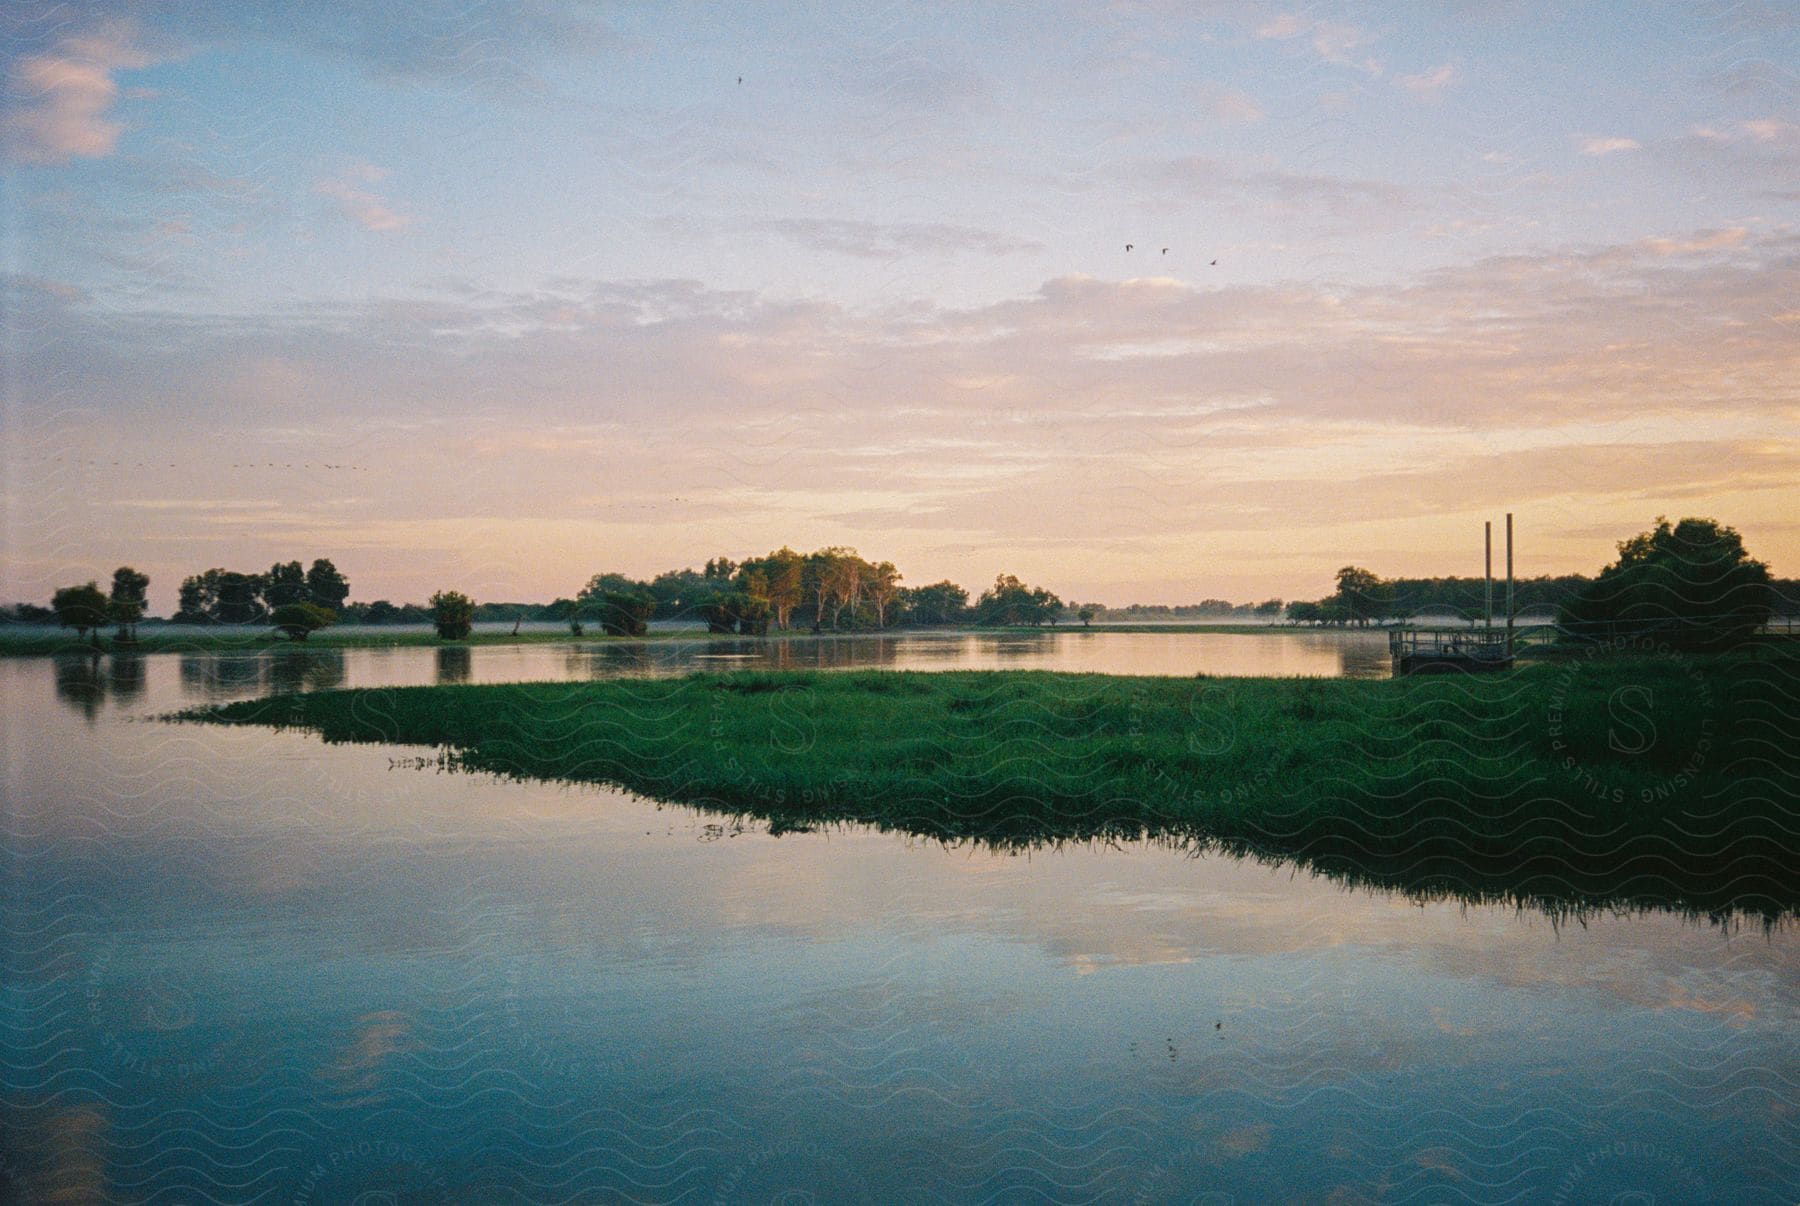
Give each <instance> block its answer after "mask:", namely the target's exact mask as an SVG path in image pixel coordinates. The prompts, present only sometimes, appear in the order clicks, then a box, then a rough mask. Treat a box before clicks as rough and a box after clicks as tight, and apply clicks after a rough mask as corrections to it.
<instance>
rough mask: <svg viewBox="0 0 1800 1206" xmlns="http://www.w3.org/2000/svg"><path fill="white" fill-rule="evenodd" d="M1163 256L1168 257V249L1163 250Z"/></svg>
mask: <svg viewBox="0 0 1800 1206" xmlns="http://www.w3.org/2000/svg"><path fill="white" fill-rule="evenodd" d="M1163 254H1164V255H1168V254H1169V249H1168V248H1167V247H1165V248H1163Z"/></svg>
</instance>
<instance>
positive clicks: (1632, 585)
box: [1561, 515, 1774, 649]
mask: <svg viewBox="0 0 1800 1206" xmlns="http://www.w3.org/2000/svg"><path fill="white" fill-rule="evenodd" d="M1618 549H1619V559H1618V560H1617V561H1615V562H1613V563H1612V564H1611V565H1609V566H1607V567H1606V568H1605V569H1603V570H1601V571H1600V576H1599V577H1598V578H1596V579H1595V580H1594V581H1593V582H1591V583H1589V584H1588V585H1587V586H1586V587H1585V588H1584V589H1582V591H1581V592H1580V593H1579V594H1577V595H1576V596H1575V598H1574V599H1572V600H1571V601H1570V602H1569V603H1568V604H1566V605H1565V606H1564V607H1563V609H1562V615H1561V619H1562V622H1563V624H1564V625H1565V626H1566V627H1567V628H1569V629H1570V630H1571V631H1573V632H1575V633H1577V634H1579V635H1586V636H1593V637H1600V636H1613V637H1623V638H1632V639H1636V638H1652V639H1655V640H1659V641H1667V642H1669V643H1671V644H1674V645H1679V646H1683V647H1686V648H1695V649H1707V648H1723V647H1727V646H1731V645H1736V644H1740V643H1742V642H1743V641H1744V640H1746V639H1748V638H1749V637H1750V636H1751V635H1752V634H1754V633H1755V632H1756V630H1757V629H1759V628H1761V627H1762V626H1763V625H1764V624H1765V623H1767V622H1768V619H1769V612H1770V609H1771V606H1772V604H1773V602H1774V595H1773V591H1772V590H1771V588H1770V579H1769V567H1768V566H1767V565H1765V564H1764V563H1762V562H1761V561H1757V560H1755V559H1753V558H1752V557H1751V556H1750V554H1749V553H1748V552H1747V551H1746V550H1745V548H1744V540H1743V537H1741V536H1739V535H1738V533H1737V531H1736V530H1735V529H1733V528H1728V527H1725V526H1724V525H1722V524H1720V523H1719V522H1718V521H1717V520H1714V519H1698V518H1687V519H1682V520H1681V521H1680V522H1678V523H1676V524H1673V525H1671V524H1670V523H1669V521H1668V520H1667V519H1665V518H1663V517H1662V516H1660V515H1659V516H1657V519H1656V526H1655V527H1654V528H1652V529H1651V530H1649V531H1648V532H1640V533H1638V534H1637V535H1636V536H1633V537H1632V538H1631V539H1629V540H1624V541H1621V542H1620V543H1619V545H1618Z"/></svg>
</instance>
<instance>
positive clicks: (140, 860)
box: [0, 634, 1800, 1206]
mask: <svg viewBox="0 0 1800 1206" xmlns="http://www.w3.org/2000/svg"><path fill="white" fill-rule="evenodd" d="M1010 639H1011V638H1002V639H1000V640H997V641H989V642H986V643H983V642H974V643H971V642H966V641H959V640H953V639H936V638H920V639H916V640H915V639H912V638H905V639H900V640H896V641H891V642H835V643H825V644H823V645H821V646H819V647H817V648H816V649H813V650H811V651H805V652H803V649H802V647H801V646H795V647H793V648H792V650H791V652H790V656H799V657H800V658H802V659H804V658H810V657H818V658H822V659H826V662H825V664H830V665H841V664H848V663H850V662H853V661H857V662H860V661H861V660H862V659H871V660H872V661H873V663H874V664H882V665H907V666H915V667H918V666H926V665H929V666H951V665H1019V664H1046V665H1069V666H1073V667H1075V668H1082V669H1126V670H1147V669H1155V670H1158V671H1160V672H1167V673H1175V674H1192V673H1195V672H1196V671H1200V670H1206V671H1207V672H1210V673H1231V672H1250V671H1251V670H1266V669H1270V668H1271V667H1270V666H1269V665H1268V663H1266V662H1265V663H1261V664H1257V665H1251V664H1249V663H1254V662H1256V660H1257V659H1259V658H1270V657H1273V658H1277V659H1280V666H1279V671H1278V672H1282V673H1296V674H1300V673H1317V674H1335V673H1363V672H1368V673H1374V672H1376V671H1377V669H1382V670H1383V671H1384V668H1378V667H1376V666H1374V665H1373V664H1371V662H1370V661H1369V660H1368V657H1367V656H1366V651H1365V650H1364V649H1363V647H1362V645H1363V643H1362V642H1359V641H1356V640H1352V641H1350V642H1344V641H1343V640H1342V639H1341V638H1338V637H1332V636H1321V637H1304V636H1302V637H1297V638H1294V640H1296V641H1297V642H1298V643H1297V644H1291V645H1286V646H1282V647H1279V648H1278V647H1276V646H1274V645H1271V644H1270V642H1271V641H1287V640H1288V639H1289V638H1285V637H1283V638H1270V637H1230V636H1223V635H1217V636H1215V635H1203V636H1199V637H1194V638H1189V637H1177V636H1170V635H1154V634H1145V635H1144V636H1138V635H1136V634H1128V635H1120V636H1113V635H1102V634H1089V635H1088V636H1085V637H1083V636H1081V635H1079V634H1062V635H1059V636H1056V637H1054V638H1049V639H1048V647H1046V642H1045V641H1044V640H1036V639H1028V640H1027V642H1026V643H1025V644H1023V645H1021V646H1019V647H1017V648H1014V647H1013V646H1011V645H1009V644H1008V641H1009V640H1010ZM1233 642H1236V644H1233ZM1369 645H1370V648H1371V649H1372V650H1373V653H1374V655H1375V656H1374V660H1375V661H1377V662H1378V661H1380V660H1381V659H1382V658H1383V657H1384V656H1385V645H1384V644H1381V643H1380V638H1379V637H1376V638H1374V641H1373V642H1372V643H1369ZM852 646H855V648H852ZM463 652H464V653H466V654H467V656H466V657H464V656H458V655H457V654H455V653H448V654H447V653H446V652H445V651H438V650H433V649H412V650H399V651H349V652H344V653H327V652H323V651H316V652H312V653H309V654H308V655H305V656H302V657H298V658H292V659H280V658H269V657H264V658H253V657H224V658H219V657H196V658H183V657H181V656H178V655H156V656H150V657H145V658H142V659H137V660H135V661H127V662H121V663H117V664H114V663H110V662H108V661H107V660H105V659H102V661H101V662H100V663H99V664H98V666H95V665H93V664H91V663H88V662H87V661H85V660H81V659H76V660H74V661H71V662H64V661H52V660H49V659H29V660H28V659H10V660H0V701H3V707H4V713H3V715H4V721H5V728H4V738H3V740H4V753H5V756H6V766H7V770H6V777H5V781H4V783H5V803H4V834H5V848H6V854H7V861H6V863H5V879H4V885H5V886H4V892H3V895H0V907H3V909H4V913H3V919H4V935H5V936H4V950H3V952H0V959H3V960H4V964H3V965H4V975H3V976H0V986H3V987H0V993H3V995H0V1136H3V1138H4V1143H3V1144H0V1178H4V1180H3V1181H0V1200H22V1201H90V1200H119V1201H144V1200H156V1201H167V1202H190V1201H206V1200H214V1201H258V1202H271V1203H273V1202H319V1203H328V1202H355V1201H361V1202H362V1203H364V1206H372V1204H374V1203H390V1202H391V1203H402V1202H428V1201H439V1200H450V1201H466V1202H493V1201H515V1200H518V1201H524V1200H534V1201H535V1200H548V1201H561V1202H581V1201H642V1202H674V1201H680V1202H693V1203H711V1202H724V1201H789V1202H799V1201H822V1202H829V1201H892V1200H919V1201H946V1202H1045V1201H1051V1202H1159V1201H1196V1200H1197V1201H1215V1202H1229V1201H1262V1200H1271V1199H1279V1200H1294V1199H1299V1200H1315V1201H1406V1202H1423V1201H1444V1200H1454V1201H1475V1202H1494V1203H1499V1202H1522V1201H1569V1202H1574V1201H1602V1202H1606V1201H1614V1200H1620V1201H1630V1202H1648V1201H1659V1202H1660V1201H1704V1200H1708V1199H1709V1198H1710V1199H1711V1200H1717V1201H1769V1202H1792V1201H1794V1200H1795V1199H1796V1196H1797V1195H1800V1156H1797V1153H1800V1057H1797V1056H1796V1043H1795V1036H1796V1033H1800V1031H1797V1028H1796V1021H1797V1018H1796V1013H1797V1008H1796V1007H1797V1005H1800V940H1797V939H1796V937H1795V935H1794V932H1793V931H1792V930H1791V929H1782V930H1777V931H1775V932H1773V933H1768V932H1765V931H1763V930H1762V929H1761V928H1759V927H1756V926H1744V927H1734V926H1729V925H1727V926H1715V925H1711V924H1708V923H1705V922H1699V923H1695V922H1689V921H1684V920H1682V919H1681V918H1678V917H1675V916H1672V915H1669V914H1648V915H1641V916H1629V917H1618V916H1601V917H1590V918H1588V919H1587V920H1586V921H1585V923H1570V922H1563V923H1561V924H1554V923H1553V922H1552V921H1551V920H1550V919H1549V918H1547V917H1545V916H1544V915H1542V914H1540V913H1517V912H1515V911H1513V910H1511V909H1502V908H1490V907H1475V906H1463V905H1461V904H1458V903H1455V902H1445V903H1433V902H1425V903H1420V902H1417V901H1414V900H1410V899H1408V898H1406V897H1404V896H1398V895H1390V894H1385V893H1369V892H1366V891H1363V892H1350V891H1346V890H1344V889H1343V888H1341V887H1339V886H1338V885H1337V884H1335V883H1333V882H1331V881H1328V880H1325V879H1321V878H1318V877H1315V876H1313V875H1310V874H1308V873H1305V872H1296V871H1294V870H1292V869H1291V868H1279V867H1269V866H1265V865H1261V864H1258V863H1255V862H1239V861H1234V860H1231V859H1227V858H1222V857H1205V858H1193V857H1189V856H1187V855H1185V854H1183V853H1181V852H1179V851H1175V850H1169V849H1162V848H1156V847H1148V846H1142V845H1124V846H1118V847H1077V848H1062V849H1040V850H1037V851H1034V852H1032V853H1030V854H1019V855H999V854H994V853H991V852H987V851H984V850H980V849H968V848H956V849H947V848H944V847H941V846H938V845H935V844H930V843H924V842H919V841H916V840H908V839H906V838H903V837H898V836H892V835H882V834H876V833H871V832H868V831H865V830H860V829H840V830H836V831H832V832H827V833H807V834H788V835H785V836H782V837H780V838H773V837H770V836H769V835H767V834H766V833H762V832H758V831H757V830H756V829H754V828H751V829H747V830H744V831H741V832H740V831H737V830H735V829H734V828H733V827H731V826H729V825H727V824H722V823H721V821H720V819H719V818H716V817H713V816H709V815H705V814H699V813H695V812H693V811H691V810H688V809H684V808H677V807H658V806H657V805H655V804H653V803H648V802H645V801H640V800H633V799H630V798H627V797H624V796H622V795H619V794H617V793H614V792H609V791H606V790H601V789H594V788H585V787H581V788H577V787H566V786H559V785H550V784H534V783H510V782H500V781H495V780H491V779H487V778H483V777H478V776H471V775H450V774H438V773H435V772H433V771H431V770H418V769H414V767H415V766H416V763H414V762H408V761H406V759H408V758H410V757H412V756H414V755H416V754H417V753H418V752H419V751H417V750H414V749H400V748H384V747H380V746H335V747H330V746H325V745H323V744H322V743H320V742H319V741H317V740H316V739H314V738H312V737H309V736H306V735H301V734H283V733H273V732H268V731H264V730H256V729H222V728H210V727H202V726H193V725H181V726H171V725H167V724H163V723H160V722H157V721H154V720H149V719H146V717H147V716H149V715H151V714H154V713H158V712H162V711H166V710H168V709H171V708H176V707H181V706H186V705H188V704H191V703H193V702H196V701H199V700H203V699H211V698H227V697H236V696H240V695H243V694H248V693H253V692H257V691H266V690H288V689H308V688H313V687H321V686H328V685H336V684H339V683H344V684H374V683H406V682H431V681H438V680H445V679H448V680H463V679H467V680H469V681H499V680H505V679H514V678H539V677H571V678H588V677H594V676H599V675H604V674H609V673H615V672H625V673H637V674H662V673H672V672H676V671H679V670H682V669H686V668H690V667H691V665H692V664H693V663H694V661H695V660H697V659H698V658H699V657H700V656H701V653H705V654H706V655H707V656H709V657H712V656H718V655H720V654H730V653H732V652H734V651H733V650H727V649H721V648H720V647H718V646H708V647H707V648H706V649H705V650H703V651H697V650H694V649H692V648H689V649H688V650H687V651H686V652H683V651H681V650H679V649H675V648H664V647H652V648H647V649H645V650H643V651H640V653H638V654H636V655H634V656H633V657H630V658H624V659H623V660H622V661H615V660H614V657H615V656H616V655H613V654H607V655H600V654H594V653H589V652H581V653H572V652H570V651H568V650H558V649H552V648H544V647H533V648H528V649H477V650H474V651H472V652H471V651H463ZM684 659H686V660H684ZM1033 659H1038V660H1037V661H1035V662H1034V660H1033ZM1234 659H1245V660H1244V662H1242V663H1240V662H1239V661H1236V660H1234ZM706 664H731V663H716V662H708V663H706ZM803 664H810V663H803ZM1359 667H1360V669H1359ZM359 1195H366V1196H360V1197H359ZM1633 1195H1635V1196H1633Z"/></svg>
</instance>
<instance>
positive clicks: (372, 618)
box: [363, 599, 400, 624]
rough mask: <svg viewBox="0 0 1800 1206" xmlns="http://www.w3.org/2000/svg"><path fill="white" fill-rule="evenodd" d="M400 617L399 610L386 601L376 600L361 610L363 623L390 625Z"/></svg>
mask: <svg viewBox="0 0 1800 1206" xmlns="http://www.w3.org/2000/svg"><path fill="white" fill-rule="evenodd" d="M399 615H400V609H399V608H398V607H395V606H394V605H393V604H392V603H390V602H388V601H387V600H386V599H377V600H375V601H374V602H373V603H370V604H369V605H368V606H366V607H364V608H363V623H365V624H392V623H393V622H394V621H395V619H396V618H398V616H399Z"/></svg>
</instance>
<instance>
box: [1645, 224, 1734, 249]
mask: <svg viewBox="0 0 1800 1206" xmlns="http://www.w3.org/2000/svg"><path fill="white" fill-rule="evenodd" d="M1749 233H1750V232H1749V231H1748V230H1747V229H1745V228H1744V227H1742V226H1734V227H1732V228H1731V229H1730V230H1715V231H1708V232H1703V233H1701V234H1699V235H1696V236H1695V237H1693V238H1691V239H1645V240H1644V246H1645V247H1646V248H1648V249H1649V250H1650V251H1651V252H1652V253H1653V254H1655V255H1692V254H1693V253H1695V252H1698V251H1718V250H1720V249H1721V248H1725V247H1738V246H1741V245H1742V244H1743V242H1744V239H1745V238H1746V237H1747V236H1748V235H1749Z"/></svg>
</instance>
